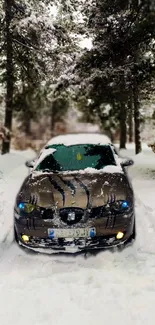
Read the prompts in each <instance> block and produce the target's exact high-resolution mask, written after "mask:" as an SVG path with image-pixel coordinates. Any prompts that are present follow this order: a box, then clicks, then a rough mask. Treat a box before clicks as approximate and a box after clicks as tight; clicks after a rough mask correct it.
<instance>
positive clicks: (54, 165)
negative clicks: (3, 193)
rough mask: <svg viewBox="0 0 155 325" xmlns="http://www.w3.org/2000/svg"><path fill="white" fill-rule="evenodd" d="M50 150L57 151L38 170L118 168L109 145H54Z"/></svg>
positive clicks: (44, 160)
mask: <svg viewBox="0 0 155 325" xmlns="http://www.w3.org/2000/svg"><path fill="white" fill-rule="evenodd" d="M48 148H52V149H55V151H54V152H53V153H52V154H50V155H48V156H47V157H46V158H44V159H43V160H42V161H41V162H40V163H39V165H38V166H37V168H36V169H37V170H40V171H43V170H49V171H75V170H81V169H82V170H83V169H85V168H88V167H91V168H95V169H102V168H104V167H105V166H108V165H115V166H116V162H115V159H114V156H113V152H112V150H111V147H110V146H109V145H91V144H79V145H71V146H64V145H52V146H49V147H48Z"/></svg>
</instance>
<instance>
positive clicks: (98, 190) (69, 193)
mask: <svg viewBox="0 0 155 325" xmlns="http://www.w3.org/2000/svg"><path fill="white" fill-rule="evenodd" d="M121 199H124V200H128V201H132V199H133V192H132V189H131V187H130V185H129V182H128V180H127V178H126V176H125V175H124V174H122V173H121V174H119V173H111V174H110V173H95V174H90V173H83V174H81V173H73V174H72V173H69V174H63V173H59V174H53V173H51V174H50V173H42V174H38V175H37V174H35V175H34V174H33V173H32V174H31V175H29V176H28V177H27V178H26V180H25V181H24V183H23V185H22V187H21V189H20V191H19V194H18V196H17V201H18V202H31V203H34V204H36V205H38V206H40V207H45V208H58V209H60V208H64V207H80V208H83V209H85V208H91V207H97V206H102V205H104V204H106V203H107V202H108V201H111V200H121Z"/></svg>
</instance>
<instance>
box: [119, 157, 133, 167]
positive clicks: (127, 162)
mask: <svg viewBox="0 0 155 325" xmlns="http://www.w3.org/2000/svg"><path fill="white" fill-rule="evenodd" d="M133 164H134V161H133V160H132V159H124V160H123V161H122V162H121V166H122V167H129V166H132V165H133Z"/></svg>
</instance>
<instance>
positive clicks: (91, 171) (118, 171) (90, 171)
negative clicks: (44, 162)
mask: <svg viewBox="0 0 155 325" xmlns="http://www.w3.org/2000/svg"><path fill="white" fill-rule="evenodd" d="M49 173H51V174H55V173H53V172H52V171H51V172H49ZM59 173H61V174H63V175H74V174H103V173H109V174H123V170H122V168H121V167H119V166H113V165H109V166H105V167H104V168H102V169H95V168H91V167H87V168H85V169H80V170H73V171H71V170H67V171H63V172H62V171H61V172H58V174H59ZM38 175H45V172H44V171H37V170H34V171H33V174H32V177H33V176H34V177H35V176H38Z"/></svg>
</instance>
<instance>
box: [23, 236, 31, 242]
mask: <svg viewBox="0 0 155 325" xmlns="http://www.w3.org/2000/svg"><path fill="white" fill-rule="evenodd" d="M29 238H30V237H29V236H27V235H22V239H23V241H24V242H25V243H28V242H29Z"/></svg>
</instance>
